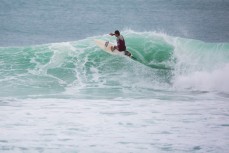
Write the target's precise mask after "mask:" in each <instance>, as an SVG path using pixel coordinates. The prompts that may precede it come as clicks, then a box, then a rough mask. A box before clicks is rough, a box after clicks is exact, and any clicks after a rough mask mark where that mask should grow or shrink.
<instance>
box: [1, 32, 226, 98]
mask: <svg viewBox="0 0 229 153" xmlns="http://www.w3.org/2000/svg"><path fill="white" fill-rule="evenodd" d="M122 34H123V35H124V36H125V39H126V44H127V46H128V47H127V48H128V50H129V51H130V52H132V54H133V55H134V56H135V57H136V58H137V59H138V61H139V62H137V61H134V60H131V59H129V58H126V57H121V56H113V55H110V54H107V53H106V52H103V51H102V50H101V49H100V48H98V47H97V46H96V45H95V43H94V41H93V40H94V39H103V40H109V41H113V42H115V38H114V37H110V36H108V35H103V36H95V37H90V38H86V39H83V40H78V41H74V42H63V43H52V44H44V45H37V46H27V47H4V48H0V58H1V60H0V87H1V92H0V96H1V97H8V96H45V97H48V96H52V95H55V96H76V97H81V96H83V97H85V96H86V97H90V96H93V97H98V98H99V97H102V96H104V95H106V96H107V97H119V96H120V97H123V96H126V97H131V96H138V97H141V96H142V97H145V96H146V95H147V96H155V95H154V94H153V91H155V90H166V91H168V90H169V91H174V90H181V91H183V90H188V91H189V90H190V91H193V90H198V91H217V92H225V93H228V92H229V44H227V43H205V42H202V41H198V40H190V39H184V38H177V37H172V36H167V35H165V34H161V33H156V32H134V31H124V32H123V33H122ZM133 92H134V93H136V95H132V93H133ZM117 95H118V96H117Z"/></svg>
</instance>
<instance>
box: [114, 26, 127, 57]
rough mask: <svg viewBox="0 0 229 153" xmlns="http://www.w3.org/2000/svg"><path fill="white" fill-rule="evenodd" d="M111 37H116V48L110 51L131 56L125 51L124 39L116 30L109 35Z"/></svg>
mask: <svg viewBox="0 0 229 153" xmlns="http://www.w3.org/2000/svg"><path fill="white" fill-rule="evenodd" d="M110 35H111V36H114V35H115V36H116V38H117V39H116V40H117V46H114V47H113V46H112V47H111V50H112V51H114V50H115V49H117V50H118V51H120V52H125V55H127V56H131V53H130V52H128V51H127V50H126V44H125V39H124V37H123V36H122V35H121V34H120V32H119V31H118V30H116V31H115V32H114V33H110Z"/></svg>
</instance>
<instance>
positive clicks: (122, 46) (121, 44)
mask: <svg viewBox="0 0 229 153" xmlns="http://www.w3.org/2000/svg"><path fill="white" fill-rule="evenodd" d="M117 47H118V50H119V51H125V50H126V45H125V40H124V38H123V36H122V35H120V36H119V37H117Z"/></svg>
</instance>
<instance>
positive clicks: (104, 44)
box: [95, 39, 125, 56]
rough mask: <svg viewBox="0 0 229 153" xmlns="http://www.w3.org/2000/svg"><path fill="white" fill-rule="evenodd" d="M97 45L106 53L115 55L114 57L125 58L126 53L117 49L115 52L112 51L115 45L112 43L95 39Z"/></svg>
mask: <svg viewBox="0 0 229 153" xmlns="http://www.w3.org/2000/svg"><path fill="white" fill-rule="evenodd" d="M95 43H96V45H97V46H99V47H100V48H101V49H102V50H104V51H105V52H107V53H109V54H113V55H123V56H125V52H124V51H121V52H120V51H118V50H117V49H115V50H113V51H112V50H111V48H112V47H114V46H115V45H114V44H113V43H112V42H109V41H104V40H99V39H95Z"/></svg>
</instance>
